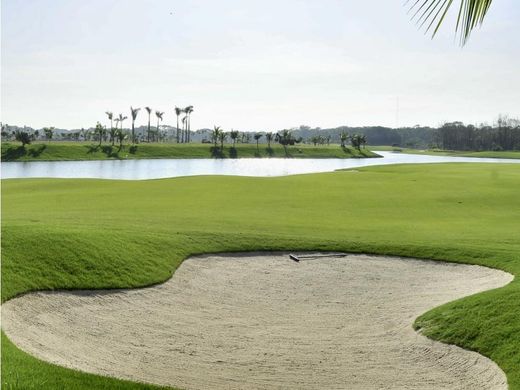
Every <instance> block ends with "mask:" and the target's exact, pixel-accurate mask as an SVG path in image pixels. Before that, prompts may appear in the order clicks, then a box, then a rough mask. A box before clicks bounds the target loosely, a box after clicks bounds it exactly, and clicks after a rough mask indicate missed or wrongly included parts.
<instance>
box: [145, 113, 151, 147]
mask: <svg viewBox="0 0 520 390" xmlns="http://www.w3.org/2000/svg"><path fill="white" fill-rule="evenodd" d="M146 139H147V140H148V143H150V113H148V133H147V134H146Z"/></svg>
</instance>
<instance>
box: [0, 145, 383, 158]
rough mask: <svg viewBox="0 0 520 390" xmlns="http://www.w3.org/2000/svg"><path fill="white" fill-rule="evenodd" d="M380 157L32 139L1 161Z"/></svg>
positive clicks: (334, 148)
mask: <svg viewBox="0 0 520 390" xmlns="http://www.w3.org/2000/svg"><path fill="white" fill-rule="evenodd" d="M374 157H381V156H380V155H378V154H377V153H374V152H372V151H370V150H369V149H365V148H360V149H357V148H353V147H342V146H340V145H338V144H331V145H317V146H314V145H308V144H295V145H290V146H287V149H286V150H285V149H284V147H283V146H282V145H279V144H274V143H273V144H271V146H270V147H269V146H268V145H267V144H259V145H258V146H257V145H256V144H254V143H249V144H236V145H235V146H233V144H227V143H226V144H224V145H223V146H221V145H220V144H218V145H217V146H215V145H214V144H207V143H206V144H203V143H190V144H176V143H141V144H136V145H123V146H122V147H119V145H117V144H116V145H111V144H105V143H102V144H101V145H99V144H98V143H92V142H54V141H50V142H46V141H44V142H35V143H31V144H30V145H25V147H22V145H21V144H20V143H18V142H2V161H4V162H9V161H83V160H127V159H144V158H146V159H152V158H157V159H162V158H168V159H188V158H189V159H198V158H201V159H202V158H217V159H219V158H222V159H228V158H374Z"/></svg>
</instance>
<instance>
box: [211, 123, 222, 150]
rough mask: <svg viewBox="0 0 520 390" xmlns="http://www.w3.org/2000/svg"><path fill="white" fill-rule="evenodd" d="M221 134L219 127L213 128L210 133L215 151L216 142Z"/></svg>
mask: <svg viewBox="0 0 520 390" xmlns="http://www.w3.org/2000/svg"><path fill="white" fill-rule="evenodd" d="M221 132H222V130H221V129H220V126H213V131H212V132H211V139H212V140H213V142H214V143H215V149H216V148H217V141H218V140H219V135H220V133H221Z"/></svg>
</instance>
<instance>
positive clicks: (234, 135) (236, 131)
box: [229, 130, 239, 149]
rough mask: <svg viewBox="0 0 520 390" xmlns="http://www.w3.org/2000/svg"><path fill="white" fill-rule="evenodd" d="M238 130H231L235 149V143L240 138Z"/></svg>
mask: <svg viewBox="0 0 520 390" xmlns="http://www.w3.org/2000/svg"><path fill="white" fill-rule="evenodd" d="M238 134H239V132H238V130H231V131H230V132H229V138H231V139H232V140H233V149H235V144H236V142H237V138H238Z"/></svg>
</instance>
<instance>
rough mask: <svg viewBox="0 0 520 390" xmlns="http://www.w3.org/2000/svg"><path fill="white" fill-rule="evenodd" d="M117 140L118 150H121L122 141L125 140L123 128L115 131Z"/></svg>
mask: <svg viewBox="0 0 520 390" xmlns="http://www.w3.org/2000/svg"><path fill="white" fill-rule="evenodd" d="M116 135H117V139H118V140H119V150H121V149H123V141H124V140H125V139H126V133H125V132H124V131H123V128H121V129H119V130H117V133H116Z"/></svg>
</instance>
